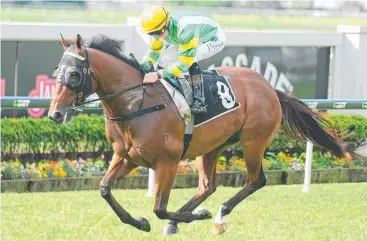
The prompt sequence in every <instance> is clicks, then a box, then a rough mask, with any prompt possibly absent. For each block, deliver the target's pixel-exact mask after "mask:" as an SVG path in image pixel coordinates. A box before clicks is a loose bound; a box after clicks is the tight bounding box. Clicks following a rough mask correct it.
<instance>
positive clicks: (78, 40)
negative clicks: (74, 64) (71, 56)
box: [75, 34, 83, 53]
mask: <svg viewBox="0 0 367 241" xmlns="http://www.w3.org/2000/svg"><path fill="white" fill-rule="evenodd" d="M75 44H76V48H77V50H78V52H79V53H82V52H83V50H82V46H83V40H82V37H81V36H80V35H79V34H77V36H76V41H75Z"/></svg>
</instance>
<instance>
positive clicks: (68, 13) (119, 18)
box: [1, 7, 367, 31]
mask: <svg viewBox="0 0 367 241" xmlns="http://www.w3.org/2000/svg"><path fill="white" fill-rule="evenodd" d="M139 14H140V13H137V12H126V11H111V10H110V11H108V10H88V11H84V10H80V9H47V8H45V9H39V8H12V7H3V8H1V21H10V22H53V23H60V22H61V23H100V24H125V23H126V18H127V17H131V16H139ZM211 16H212V17H213V18H214V19H216V20H218V22H219V23H220V24H221V25H222V27H223V28H224V29H252V30H255V29H256V30H264V29H269V30H298V31H305V30H312V31H336V26H337V25H339V24H351V25H367V18H356V17H308V16H271V15H251V14H248V15H245V14H242V15H240V14H214V13H213V14H211Z"/></svg>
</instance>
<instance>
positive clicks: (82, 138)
mask: <svg viewBox="0 0 367 241" xmlns="http://www.w3.org/2000/svg"><path fill="white" fill-rule="evenodd" d="M328 117H329V119H330V120H331V121H332V122H333V123H334V124H335V126H336V127H337V130H338V132H339V134H340V136H341V138H342V139H343V140H344V141H346V142H349V143H354V144H353V145H354V146H353V147H354V148H356V147H358V146H359V145H361V144H362V143H365V142H366V140H367V118H365V117H363V116H361V115H342V114H328ZM152 131H153V130H152ZM305 146H306V143H305V142H303V141H297V140H292V139H290V138H287V137H284V136H283V134H282V133H281V132H280V134H279V135H277V137H276V138H275V140H274V141H273V143H272V144H271V146H270V147H269V149H268V151H270V152H279V151H287V152H288V151H289V152H292V153H293V152H298V153H300V152H303V151H304V150H305ZM241 152H242V151H241V149H240V148H239V146H238V145H234V147H232V148H230V149H228V150H227V151H226V153H227V155H242V154H241ZM27 153H28V154H30V155H31V156H30V159H31V160H32V161H33V160H40V159H46V158H47V159H49V158H50V157H45V156H44V155H51V157H52V158H54V159H56V158H60V157H65V153H69V154H70V155H72V154H74V155H81V154H83V153H93V155H94V157H95V158H98V157H100V156H102V155H103V154H105V155H106V153H108V154H109V155H111V153H112V147H111V145H110V144H109V143H108V142H107V139H106V137H105V131H104V116H103V115H97V114H92V115H78V116H76V117H74V118H73V120H72V121H71V122H70V123H69V124H67V125H58V124H55V123H54V122H52V121H51V120H49V119H48V118H41V119H33V118H3V119H2V120H1V154H2V159H3V160H7V159H15V158H18V157H21V155H24V154H27ZM25 161H29V160H25Z"/></svg>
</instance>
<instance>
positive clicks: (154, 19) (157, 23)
mask: <svg viewBox="0 0 367 241" xmlns="http://www.w3.org/2000/svg"><path fill="white" fill-rule="evenodd" d="M169 19H170V16H169V13H168V11H167V10H166V9H165V8H164V7H153V8H150V9H147V10H145V11H144V12H143V13H142V14H141V15H140V23H141V27H142V32H143V33H152V32H156V31H158V30H162V29H163V28H164V26H166V25H167V23H168V22H169Z"/></svg>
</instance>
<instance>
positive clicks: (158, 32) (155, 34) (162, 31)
mask: <svg viewBox="0 0 367 241" xmlns="http://www.w3.org/2000/svg"><path fill="white" fill-rule="evenodd" d="M166 29H167V26H164V27H163V28H162V29H160V30H157V31H154V32H150V33H148V34H149V35H150V36H156V37H158V36H160V35H162V34H163V33H164V31H165V30H166Z"/></svg>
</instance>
